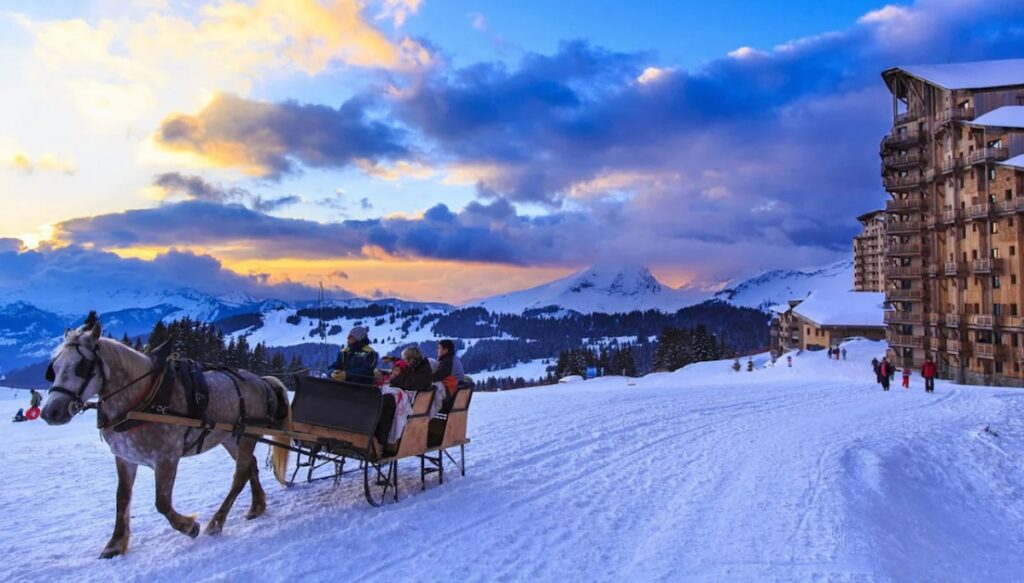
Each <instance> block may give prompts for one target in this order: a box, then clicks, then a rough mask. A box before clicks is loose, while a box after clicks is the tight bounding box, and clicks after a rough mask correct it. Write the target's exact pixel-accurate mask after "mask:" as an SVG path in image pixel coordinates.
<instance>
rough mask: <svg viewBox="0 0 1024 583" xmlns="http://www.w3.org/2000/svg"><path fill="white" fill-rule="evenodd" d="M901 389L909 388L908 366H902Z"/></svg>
mask: <svg viewBox="0 0 1024 583" xmlns="http://www.w3.org/2000/svg"><path fill="white" fill-rule="evenodd" d="M903 388H904V389H909V388H910V367H909V366H904V367H903Z"/></svg>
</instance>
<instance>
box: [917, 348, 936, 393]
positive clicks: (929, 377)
mask: <svg viewBox="0 0 1024 583" xmlns="http://www.w3.org/2000/svg"><path fill="white" fill-rule="evenodd" d="M936 372H938V371H937V370H936V367H935V361H933V360H932V357H931V356H926V357H925V359H924V366H922V367H921V376H922V377H924V392H926V393H934V392H935V374H936Z"/></svg>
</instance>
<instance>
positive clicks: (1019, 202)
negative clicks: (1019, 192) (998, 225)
mask: <svg viewBox="0 0 1024 583" xmlns="http://www.w3.org/2000/svg"><path fill="white" fill-rule="evenodd" d="M992 210H994V211H995V212H997V213H1015V212H1017V211H1019V210H1024V196H1017V197H1014V198H1011V199H1010V200H999V201H996V202H994V203H992Z"/></svg>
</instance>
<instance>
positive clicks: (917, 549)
mask: <svg viewBox="0 0 1024 583" xmlns="http://www.w3.org/2000/svg"><path fill="white" fill-rule="evenodd" d="M850 351H851V360H850V361H847V362H842V363H837V362H829V361H827V360H826V359H825V357H824V356H822V355H820V354H809V355H805V356H802V357H800V358H797V359H795V362H794V367H793V368H792V369H787V368H784V367H779V368H774V369H759V370H757V371H755V372H750V373H748V372H746V371H743V372H739V373H734V372H732V371H731V370H728V364H729V363H704V364H701V365H696V366H694V367H689V368H688V369H686V370H684V371H681V372H678V373H675V374H661V375H652V376H650V377H647V378H645V379H641V380H639V381H635V385H636V386H627V383H626V381H625V380H624V379H617V378H608V379H601V380H598V381H587V382H585V383H577V384H569V385H562V386H556V387H550V388H538V389H529V390H522V391H512V392H507V393H497V394H488V393H481V394H478V395H476V396H475V397H474V403H473V408H472V410H471V414H470V434H471V436H472V438H473V443H472V444H471V445H470V447H468V448H467V459H468V463H469V472H468V475H467V476H466V477H465V478H461V477H457V476H456V477H453V478H452V479H451V481H450V482H447V483H446V484H445V485H443V486H433V487H431V488H430V489H428V491H427V492H425V493H420V492H419V491H418V487H419V484H418V476H417V475H416V470H415V469H414V465H416V464H415V463H414V462H412V461H410V462H408V466H406V470H405V473H404V478H405V480H404V482H403V492H402V494H403V500H402V501H401V502H400V503H399V504H397V505H393V506H389V507H386V508H383V509H373V508H370V507H369V506H368V505H367V504H366V503H365V501H364V500H363V499H362V492H361V484H358V483H357V480H351V481H350V482H348V483H346V484H343V485H341V486H336V487H335V486H331V485H330V484H328V483H318V484H314V485H311V486H305V485H304V486H299V487H294V488H291V489H289V490H282V489H280V488H278V487H277V485H276V483H274V482H273V480H272V477H271V476H270V475H269V473H268V472H264V473H263V482H264V484H265V485H266V486H267V489H268V494H269V497H270V498H269V510H268V514H267V515H266V516H265V517H263V518H260V519H258V520H254V521H251V522H246V521H245V520H243V519H242V517H241V514H242V513H244V508H245V507H246V506H247V504H248V498H247V495H243V496H242V497H240V499H239V501H238V503H237V504H236V511H235V513H233V515H232V517H231V519H230V520H229V522H228V524H227V527H226V529H225V532H224V534H223V535H222V536H221V537H219V538H211V537H206V536H203V537H200V538H199V539H197V540H190V539H187V538H185V537H183V536H182V535H179V534H177V533H174V532H172V531H171V530H170V528H169V527H168V526H167V525H166V523H165V522H164V520H163V518H162V517H160V516H159V515H158V514H157V513H156V511H155V509H154V508H153V492H152V489H153V480H152V474H151V472H148V471H146V470H140V472H139V479H138V480H137V482H136V497H135V501H134V505H133V524H132V526H133V533H132V534H133V540H132V549H131V551H130V553H129V555H128V556H127V557H124V558H120V559H115V560H113V561H110V562H103V561H98V560H96V559H95V558H94V557H95V556H96V555H97V554H98V552H99V550H100V548H101V547H102V546H103V544H104V543H105V541H106V539H107V537H108V536H109V534H110V529H111V528H112V518H113V517H112V514H113V499H114V483H115V473H114V468H113V463H112V458H111V457H110V455H109V453H108V451H107V449H106V446H105V445H104V444H103V443H101V442H100V441H99V440H98V438H97V436H96V433H95V430H94V429H92V428H91V427H90V425H89V424H90V420H89V419H87V418H84V417H83V418H81V419H77V420H76V421H75V422H73V424H72V425H71V426H68V427H64V428H48V427H44V426H42V425H41V424H38V423H30V424H18V425H15V424H0V433H2V434H3V437H4V443H5V446H4V448H3V449H2V450H0V461H2V462H3V467H4V468H5V472H6V473H7V479H6V480H5V481H4V485H3V486H2V490H0V511H2V512H3V514H4V516H6V517H7V519H8V520H7V521H6V524H5V525H4V527H2V528H0V551H2V552H3V554H4V556H7V557H11V558H13V561H12V562H10V563H9V564H8V566H7V570H8V572H7V574H8V576H12V577H13V578H14V579H17V580H27V579H38V578H46V579H53V578H58V577H67V578H71V579H74V580H107V581H109V580H142V579H146V580H153V579H155V580H167V579H178V578H180V577H182V576H184V575H186V574H187V576H188V577H189V578H190V579H194V580H197V581H208V580H212V581H235V580H247V579H252V578H256V579H259V580H285V579H295V578H300V577H301V578H304V579H310V580H337V579H345V580H408V579H413V578H415V579H418V580H449V579H458V580H497V581H510V580H524V579H530V580H538V579H539V580H557V579H566V578H572V579H574V580H601V581H610V580H619V579H622V578H625V577H628V578H630V579H631V580H673V581H678V580H697V581H709V580H710V581H737V580H739V581H754V580H757V581H764V580H841V581H846V580H855V581H862V580H863V581H890V580H894V581H908V580H929V581H965V580H990V581H1009V580H1020V579H1021V573H1024V568H1022V565H1024V557H1022V556H1021V552H1020V548H1021V543H1022V542H1024V497H1022V493H1024V467H1022V465H1021V455H1022V453H1024V392H1022V391H1015V390H1009V389H987V388H977V387H956V386H953V385H948V384H944V383H939V385H938V389H937V393H936V394H932V395H927V394H925V393H924V392H923V391H922V390H921V387H920V384H919V383H918V382H917V381H919V379H915V385H916V386H915V388H914V389H913V390H911V391H904V390H903V389H898V388H894V389H893V390H892V391H891V392H890V393H883V392H881V391H880V390H879V389H878V388H877V386H876V385H874V383H873V382H871V381H870V379H868V378H867V376H868V375H865V374H864V371H865V369H867V370H868V372H869V373H870V370H869V368H868V366H869V365H867V364H866V361H867V360H868V359H870V357H871V356H872V355H874V354H876V353H880V352H881V349H880V348H879V347H878V346H876V345H871V344H869V343H862V344H859V345H856V346H851V347H850ZM23 395H24V393H23ZM0 407H2V411H0V412H2V413H4V414H7V412H8V411H10V412H11V413H13V411H14V405H13V402H11V401H4V402H3V403H2V405H0ZM986 425H989V426H991V428H992V429H993V430H995V431H996V432H998V434H999V435H998V436H995V435H992V434H989V433H985V432H983V431H981V429H982V428H983V427H985V426H986ZM72 456H73V458H72ZM230 472H231V470H230V466H229V463H228V457H227V455H226V454H224V453H214V454H207V455H206V456H203V457H200V458H194V459H191V460H186V461H185V463H183V465H182V468H181V470H180V472H179V482H178V488H177V489H176V492H175V503H176V506H177V507H178V508H179V510H180V511H182V512H188V513H191V512H198V513H199V514H200V516H201V517H202V518H204V519H208V518H209V517H210V515H211V514H212V513H213V511H214V510H215V508H216V506H217V505H218V504H219V502H220V500H221V497H222V495H223V494H224V492H226V490H227V487H228V484H229V481H230Z"/></svg>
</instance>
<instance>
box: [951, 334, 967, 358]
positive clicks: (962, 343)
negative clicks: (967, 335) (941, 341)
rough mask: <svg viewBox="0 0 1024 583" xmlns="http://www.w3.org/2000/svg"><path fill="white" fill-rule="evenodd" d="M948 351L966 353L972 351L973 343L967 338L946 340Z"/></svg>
mask: <svg viewBox="0 0 1024 583" xmlns="http://www.w3.org/2000/svg"><path fill="white" fill-rule="evenodd" d="M946 352H948V353H950V354H960V355H966V354H970V352H971V343H970V342H967V341H966V340H954V339H952V338H950V339H947V340H946Z"/></svg>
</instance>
